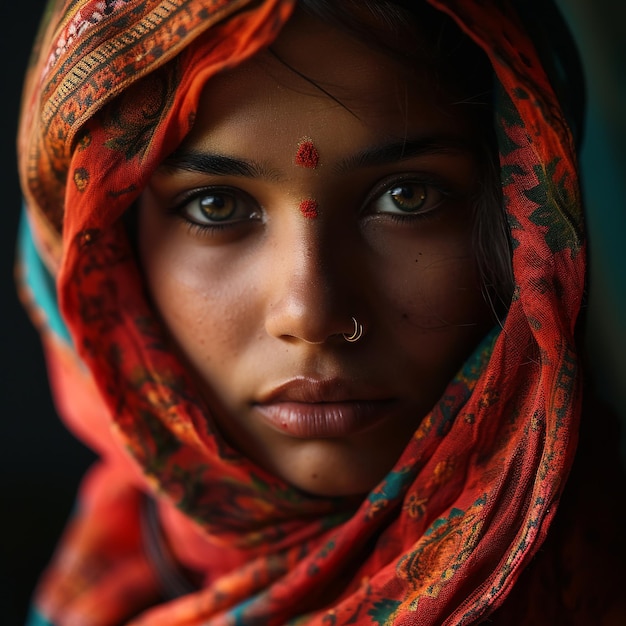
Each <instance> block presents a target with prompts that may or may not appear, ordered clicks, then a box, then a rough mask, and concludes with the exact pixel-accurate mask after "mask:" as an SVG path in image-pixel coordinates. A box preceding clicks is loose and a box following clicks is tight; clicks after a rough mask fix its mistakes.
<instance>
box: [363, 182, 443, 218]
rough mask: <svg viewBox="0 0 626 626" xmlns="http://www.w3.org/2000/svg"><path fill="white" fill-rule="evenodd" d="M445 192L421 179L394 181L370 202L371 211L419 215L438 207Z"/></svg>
mask: <svg viewBox="0 0 626 626" xmlns="http://www.w3.org/2000/svg"><path fill="white" fill-rule="evenodd" d="M444 197H445V194H444V193H443V192H442V191H441V190H440V189H438V188H437V187H435V186H433V185H430V184H428V183H425V182H420V181H410V180H408V181H402V182H400V183H393V184H392V185H390V186H388V187H387V189H386V190H385V191H384V192H383V193H381V194H380V195H378V196H377V197H376V198H374V200H373V201H372V202H371V203H370V212H371V213H391V214H395V215H406V216H411V215H415V216H419V215H425V214H427V213H429V212H430V211H432V210H434V209H436V208H437V207H438V206H439V205H440V204H441V202H442V201H443V199H444Z"/></svg>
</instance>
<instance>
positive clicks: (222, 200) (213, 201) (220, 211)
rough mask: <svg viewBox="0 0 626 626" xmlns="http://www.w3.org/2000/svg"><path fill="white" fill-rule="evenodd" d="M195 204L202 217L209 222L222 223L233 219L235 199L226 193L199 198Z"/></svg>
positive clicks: (235, 206) (235, 205)
mask: <svg viewBox="0 0 626 626" xmlns="http://www.w3.org/2000/svg"><path fill="white" fill-rule="evenodd" d="M196 202H197V203H198V209H199V211H200V213H201V214H202V216H203V217H205V218H206V219H207V220H209V221H211V222H223V221H225V220H228V219H230V218H232V217H233V215H234V214H235V211H236V210H237V202H236V200H235V198H234V197H233V196H232V195H230V194H226V193H214V194H209V195H206V196H200V197H199V198H198V199H197V200H196Z"/></svg>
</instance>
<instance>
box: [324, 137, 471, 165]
mask: <svg viewBox="0 0 626 626" xmlns="http://www.w3.org/2000/svg"><path fill="white" fill-rule="evenodd" d="M472 152H473V146H472V144H471V142H470V141H468V140H467V139H463V138H461V137H459V136H454V135H437V136H426V137H418V138H414V139H411V138H407V139H401V140H399V141H391V142H389V143H386V144H382V145H379V146H372V147H369V148H365V149H364V150H361V151H360V152H357V153H356V154H353V155H351V156H349V157H347V158H345V159H343V160H342V161H340V162H339V164H338V165H337V166H336V168H335V169H336V170H337V171H338V172H340V173H342V172H346V171H350V170H354V169H358V168H364V167H372V166H376V165H389V164H392V163H398V162H400V161H406V160H407V159H413V158H415V157H420V156H427V155H434V154H463V153H467V154H471V153H472Z"/></svg>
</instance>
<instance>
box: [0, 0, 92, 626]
mask: <svg viewBox="0 0 626 626" xmlns="http://www.w3.org/2000/svg"><path fill="white" fill-rule="evenodd" d="M43 7H44V2H43V0H39V1H36V0H2V12H1V13H0V15H1V17H2V21H3V28H2V31H3V32H2V35H1V36H0V46H1V47H0V59H2V71H1V72H0V77H1V78H0V81H1V83H0V84H1V89H0V93H1V98H0V106H1V116H0V119H1V120H2V122H1V124H0V132H1V133H2V134H1V140H0V146H1V148H2V156H1V167H0V176H1V184H0V189H1V190H2V199H1V201H0V202H1V207H2V212H3V221H2V226H0V237H1V243H0V254H1V256H0V281H1V283H0V333H2V335H1V338H0V350H1V354H0V392H1V393H0V398H1V400H2V411H1V417H0V498H1V500H0V623H2V625H3V626H18V625H20V624H23V623H24V619H25V615H26V610H27V606H28V600H29V597H30V595H31V593H32V589H33V586H34V584H35V583H36V580H37V577H38V575H39V572H40V571H41V569H42V568H43V567H44V565H45V564H46V562H47V561H48V559H49V558H50V555H51V552H52V549H53V546H54V544H55V541H56V540H57V539H58V536H59V534H60V532H61V530H62V528H63V525H64V523H65V520H66V518H67V515H68V514H69V511H70V510H71V507H72V503H73V499H74V496H75V492H76V487H77V484H78V481H79V479H80V477H81V475H82V474H83V473H84V469H85V467H86V465H87V463H88V462H89V460H90V459H91V455H90V454H89V453H87V451H86V450H85V449H84V448H83V447H82V446H81V445H80V444H79V443H78V442H77V441H76V440H75V439H74V438H73V437H72V436H71V435H70V434H69V433H68V432H67V431H65V429H64V428H63V426H62V425H61V423H60V421H59V420H58V418H57V417H56V414H55V412H54V408H53V406H52V402H51V399H50V392H49V389H48V383H47V380H46V374H45V366H44V362H43V354H42V351H41V347H40V343H39V338H38V335H37V333H36V332H35V330H34V328H33V327H32V325H31V323H30V320H29V319H28V318H27V317H26V314H25V313H24V311H23V310H22V308H21V305H20V304H19V302H18V300H17V296H16V295H15V288H14V282H13V257H14V254H15V233H16V230H17V223H18V218H19V213H20V211H19V207H20V202H21V200H20V191H19V185H18V177H17V166H16V162H15V133H16V120H17V115H18V109H19V101H20V92H21V85H22V77H23V75H24V71H25V68H26V64H27V59H28V54H29V51H30V48H31V45H32V42H33V39H34V36H35V32H36V29H37V24H38V21H39V17H40V15H41V13H42V11H43Z"/></svg>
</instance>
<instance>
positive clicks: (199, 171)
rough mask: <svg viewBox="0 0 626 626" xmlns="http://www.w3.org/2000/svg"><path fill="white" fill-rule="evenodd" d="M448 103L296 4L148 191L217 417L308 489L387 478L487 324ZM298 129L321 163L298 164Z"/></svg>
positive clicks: (165, 280)
mask: <svg viewBox="0 0 626 626" xmlns="http://www.w3.org/2000/svg"><path fill="white" fill-rule="evenodd" d="M281 60H282V61H285V63H283V62H282V61H281ZM287 64H288V65H287ZM288 66H290V67H293V68H297V70H298V72H300V73H302V74H304V75H305V76H307V77H308V78H310V79H311V81H313V82H309V81H307V80H305V79H303V78H302V76H299V75H298V74H296V73H295V72H293V71H292V70H291V69H290V67H288ZM322 89H323V90H322ZM325 92H329V93H331V94H332V97H330V96H329V95H327V93H325ZM450 99H451V98H450ZM446 100H447V99H446V95H445V93H439V92H438V91H437V90H436V89H435V87H434V83H433V80H432V78H431V77H429V74H428V72H427V71H425V69H424V68H418V69H415V68H414V69H411V70H410V69H408V68H406V67H404V66H402V65H400V64H399V63H398V62H397V61H395V60H393V59H391V58H390V57H388V56H387V55H386V54H384V53H383V52H379V51H377V50H375V49H372V48H371V47H368V46H366V45H364V44H362V43H360V42H359V41H357V40H355V39H352V38H351V37H349V36H346V34H345V33H343V32H340V31H338V30H334V29H333V28H330V27H328V26H327V25H324V24H322V23H321V22H318V21H316V20H314V19H313V18H310V17H306V16H303V15H300V14H298V13H296V15H295V16H294V18H293V19H292V20H291V21H290V23H289V24H288V25H287V27H286V28H285V29H284V31H283V32H282V33H281V36H280V38H279V39H278V40H277V41H276V42H275V44H274V46H273V47H272V52H267V51H266V52H263V53H261V54H259V55H257V56H256V57H255V58H253V59H252V60H250V61H248V62H246V63H245V64H243V65H241V66H239V67H237V68H235V69H233V70H229V71H228V72H226V73H223V74H221V75H219V76H217V77H215V78H214V79H212V80H211V81H210V83H209V86H208V87H207V88H206V90H205V93H204V95H203V97H202V99H201V102H200V106H199V110H198V115H197V121H196V123H195V126H194V128H193V131H192V132H191V134H190V135H189V136H188V137H187V139H186V141H185V142H184V144H183V145H182V146H181V147H180V149H179V150H178V151H177V152H176V153H175V154H174V155H172V156H171V157H170V158H168V160H167V161H166V162H165V163H164V164H163V165H162V166H161V167H160V168H159V169H158V170H157V171H156V173H155V174H154V175H153V177H152V179H151V182H150V184H149V186H148V187H147V188H146V189H145V191H144V193H143V195H142V197H141V199H140V206H139V250H140V258H141V263H142V266H143V270H144V273H145V277H146V280H147V284H148V288H149V291H150V293H151V296H152V299H153V301H154V303H155V306H156V307H157V309H158V311H159V312H160V315H161V317H162V318H163V320H164V323H165V324H166V326H167V328H168V329H169V332H170V334H171V336H172V339H173V342H174V344H175V346H176V347H177V348H178V350H179V352H180V354H181V356H182V358H183V359H184V360H185V361H186V363H187V364H188V365H189V367H190V368H191V371H192V372H193V373H194V375H195V377H196V380H197V382H198V387H199V390H200V393H202V394H203V396H204V398H205V400H206V403H207V405H208V406H209V409H210V413H211V414H212V416H213V418H214V420H215V422H216V423H217V425H218V428H219V429H220V431H221V433H222V434H223V436H224V437H225V438H226V440H227V441H228V442H229V443H230V444H231V445H232V446H233V447H234V448H236V449H237V450H239V451H241V452H242V453H244V454H245V455H247V456H248V457H250V458H251V459H253V460H254V461H255V462H257V463H258V464H259V465H261V466H262V467H264V468H266V469H268V470H270V471H271V472H273V473H275V474H276V475H278V476H279V477H281V478H282V479H284V480H285V481H287V482H288V483H291V484H292V485H294V486H296V487H299V488H301V489H303V490H305V491H307V492H310V493H312V494H318V495H356V494H360V493H364V492H366V491H368V490H370V489H371V488H372V487H374V486H375V485H376V483H377V482H378V481H379V480H380V479H381V478H382V477H383V476H384V475H385V474H386V472H387V471H389V470H390V469H391V468H392V466H393V465H394V463H395V462H396V461H397V459H398V458H399V456H400V454H401V452H402V450H403V449H404V447H405V446H406V444H407V442H408V441H409V439H410V438H411V436H412V434H413V432H414V431H415V429H416V428H417V426H418V425H419V423H420V421H421V420H422V419H423V417H424V416H425V415H426V414H427V413H428V412H429V411H430V410H431V408H432V407H433V405H434V404H435V403H436V402H437V400H438V399H439V398H440V396H441V394H442V393H443V391H444V390H445V387H446V385H447V383H448V382H449V381H450V379H451V377H452V376H453V375H454V374H455V373H456V371H457V370H458V368H459V367H460V366H461V364H462V363H463V361H464V360H465V359H466V358H467V356H468V355H469V353H470V352H471V351H472V349H473V348H474V347H475V345H476V343H477V342H478V341H479V339H480V338H481V337H482V336H483V335H484V333H485V332H486V331H487V330H488V329H489V328H490V327H491V326H492V323H493V322H492V319H491V315H490V312H489V310H488V307H487V306H486V305H485V303H484V300H483V298H482V295H481V290H480V286H479V281H478V279H477V277H476V271H475V264H474V259H473V254H472V235H471V231H472V223H473V218H472V207H473V203H474V199H475V195H476V193H477V189H478V188H479V186H480V185H479V182H480V177H479V173H478V172H479V167H478V166H479V164H478V163H477V158H476V156H475V149H474V148H475V144H476V141H475V138H474V136H473V129H472V127H471V125H470V124H469V122H467V121H466V118H465V116H464V114H463V111H462V109H460V108H459V107H456V108H455V107H454V106H453V105H449V104H448V103H447V102H446ZM302 137H310V138H312V141H314V146H315V149H316V151H319V153H320V154H323V155H324V159H323V162H321V163H320V164H319V166H318V167H317V168H311V167H302V166H299V165H298V164H297V163H296V162H295V161H294V147H293V146H294V144H297V143H298V141H299V138H302ZM405 142H406V143H405ZM420 142H421V143H420ZM403 145H404V146H405V148H406V150H404V153H403V152H402V146H403ZM381 146H387V147H388V146H392V149H387V150H384V151H380V150H377V149H378V148H379V147H381ZM207 155H212V156H211V157H210V158H208V157H207ZM215 155H217V156H219V157H229V158H230V159H236V160H238V161H245V164H243V165H245V167H243V166H242V167H239V169H238V170H236V171H235V169H236V168H235V169H233V168H232V167H230V166H229V167H230V169H229V170H228V172H227V173H223V171H222V173H216V170H215V168H214V164H215ZM373 155H374V156H377V157H378V158H373ZM381 157H384V158H381ZM218 160H219V159H218ZM220 163H221V164H223V163H224V161H223V159H222V161H220ZM229 163H231V162H230V161H229ZM239 165H240V166H241V164H239ZM227 169H228V168H227ZM303 198H315V201H316V202H317V204H318V216H317V219H314V220H313V219H306V218H305V216H303V214H302V212H301V210H299V207H300V203H301V202H302V199H303ZM202 207H204V209H205V211H204V212H203V209H202ZM207 207H208V210H209V212H208V213H207V210H206V209H207ZM207 215H209V218H207ZM216 217H217V218H219V220H220V221H215V219H216ZM207 225H208V228H207ZM353 316H354V317H355V318H356V319H357V320H358V321H359V323H361V324H363V327H364V334H363V337H361V338H360V339H359V341H357V342H355V343H348V342H347V341H345V339H344V338H343V337H342V334H343V333H345V334H347V335H350V334H351V333H352V332H353V330H354V324H353V321H352V317H353ZM285 389H287V391H285ZM277 390H278V391H277ZM268 415H269V416H270V418H268ZM300 418H302V419H300Z"/></svg>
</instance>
